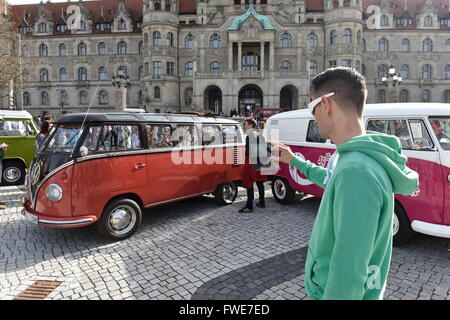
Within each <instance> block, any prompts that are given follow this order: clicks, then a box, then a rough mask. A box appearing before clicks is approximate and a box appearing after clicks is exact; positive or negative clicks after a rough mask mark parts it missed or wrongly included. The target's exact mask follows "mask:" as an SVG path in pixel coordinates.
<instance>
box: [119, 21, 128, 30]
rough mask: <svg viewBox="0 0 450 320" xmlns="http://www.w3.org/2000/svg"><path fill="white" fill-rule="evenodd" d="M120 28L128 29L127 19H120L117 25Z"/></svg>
mask: <svg viewBox="0 0 450 320" xmlns="http://www.w3.org/2000/svg"><path fill="white" fill-rule="evenodd" d="M117 29H118V30H126V29H127V23H126V22H125V20H123V19H120V20H119V24H118V26H117Z"/></svg>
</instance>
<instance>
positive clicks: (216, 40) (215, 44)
mask: <svg viewBox="0 0 450 320" xmlns="http://www.w3.org/2000/svg"><path fill="white" fill-rule="evenodd" d="M220 43H221V39H220V35H218V34H217V33H214V34H213V35H212V36H211V37H210V38H209V47H210V48H220Z"/></svg>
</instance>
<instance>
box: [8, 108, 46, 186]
mask: <svg viewBox="0 0 450 320" xmlns="http://www.w3.org/2000/svg"><path fill="white" fill-rule="evenodd" d="M37 134H38V130H37V128H36V125H35V124H34V121H33V117H32V116H31V114H30V113H28V112H26V111H10V110H0V144H2V143H6V144H7V145H9V147H8V151H6V154H5V156H4V158H3V170H2V171H3V172H1V174H2V179H1V185H2V186H11V185H20V184H23V183H24V181H25V168H28V167H29V165H30V162H31V160H32V159H33V156H34V153H35V151H36V136H37Z"/></svg>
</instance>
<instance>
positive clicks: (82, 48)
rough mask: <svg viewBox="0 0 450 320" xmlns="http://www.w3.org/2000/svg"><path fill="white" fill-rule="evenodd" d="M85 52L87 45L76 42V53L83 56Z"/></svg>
mask: <svg viewBox="0 0 450 320" xmlns="http://www.w3.org/2000/svg"><path fill="white" fill-rule="evenodd" d="M86 54H87V46H86V44H85V43H84V42H81V43H80V44H78V55H79V56H85V55H86Z"/></svg>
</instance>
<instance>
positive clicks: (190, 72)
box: [184, 61, 194, 77]
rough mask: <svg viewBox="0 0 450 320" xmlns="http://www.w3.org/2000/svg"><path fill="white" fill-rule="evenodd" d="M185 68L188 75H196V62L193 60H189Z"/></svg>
mask: <svg viewBox="0 0 450 320" xmlns="http://www.w3.org/2000/svg"><path fill="white" fill-rule="evenodd" d="M184 70H185V75H186V76H187V77H192V76H193V75H194V63H193V62H192V61H189V62H187V63H186V64H185V68H184Z"/></svg>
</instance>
